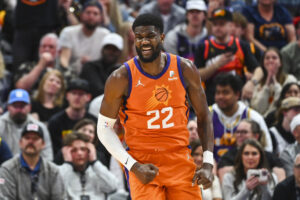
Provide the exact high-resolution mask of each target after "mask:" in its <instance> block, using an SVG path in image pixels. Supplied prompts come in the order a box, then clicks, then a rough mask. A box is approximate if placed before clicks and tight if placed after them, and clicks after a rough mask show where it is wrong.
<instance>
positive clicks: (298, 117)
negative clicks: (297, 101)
mask: <svg viewBox="0 0 300 200" xmlns="http://www.w3.org/2000/svg"><path fill="white" fill-rule="evenodd" d="M299 125H300V114H298V115H296V116H295V117H294V118H293V119H292V121H291V123H290V128H291V132H293V131H294V130H295V128H296V127H297V126H299Z"/></svg>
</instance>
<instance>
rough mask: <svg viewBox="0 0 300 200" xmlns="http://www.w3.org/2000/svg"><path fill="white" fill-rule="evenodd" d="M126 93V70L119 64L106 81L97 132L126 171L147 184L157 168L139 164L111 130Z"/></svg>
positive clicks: (153, 176)
mask: <svg viewBox="0 0 300 200" xmlns="http://www.w3.org/2000/svg"><path fill="white" fill-rule="evenodd" d="M127 94H128V72H127V69H126V68H125V66H121V67H120V68H119V69H117V70H116V71H114V72H113V73H112V74H111V76H110V77H109V78H108V80H107V81H106V84H105V89H104V97H103V101H102V104H101V106H100V113H99V117H98V124H97V134H98V137H99V140H100V141H101V142H102V144H103V145H104V146H105V148H106V149H107V150H108V151H109V152H110V154H111V155H112V156H113V157H114V158H116V159H117V160H118V161H119V162H120V163H122V164H123V165H124V166H125V167H126V168H127V170H128V171H132V172H133V173H134V174H135V175H136V177H137V178H138V179H139V180H140V181H141V182H142V183H143V184H147V183H149V182H151V181H152V180H153V179H154V178H155V176H156V174H157V172H158V168H157V167H156V166H154V165H153V164H141V163H139V162H138V161H136V160H135V159H134V158H132V157H131V156H130V155H129V154H128V153H127V152H126V151H125V149H124V148H123V146H122V144H121V142H120V140H119V138H118V136H117V134H116V132H115V131H114V130H113V126H114V124H115V122H116V119H117V116H118V113H119V109H120V107H121V103H122V100H123V98H124V97H125V96H127Z"/></svg>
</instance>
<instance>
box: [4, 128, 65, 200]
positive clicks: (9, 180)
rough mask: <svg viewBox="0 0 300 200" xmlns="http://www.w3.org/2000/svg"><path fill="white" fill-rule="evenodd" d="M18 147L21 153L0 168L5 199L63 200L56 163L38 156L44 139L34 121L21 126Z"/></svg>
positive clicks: (63, 195) (62, 190)
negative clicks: (22, 127) (22, 128)
mask: <svg viewBox="0 0 300 200" xmlns="http://www.w3.org/2000/svg"><path fill="white" fill-rule="evenodd" d="M19 147H20V148H21V152H22V153H21V155H20V156H15V157H14V158H12V159H10V160H8V161H6V162H5V163H3V165H2V167H1V168H0V179H1V180H2V181H1V184H0V193H1V194H3V196H4V197H6V198H7V199H20V200H29V199H49V200H64V199H65V198H66V196H65V192H66V191H65V186H64V183H63V180H62V177H61V176H60V174H59V170H58V168H57V166H55V165H54V164H53V163H51V162H50V161H47V160H45V159H43V157H42V156H40V153H41V151H42V149H43V148H44V147H45V141H44V132H43V130H42V128H41V127H40V126H39V125H38V124H35V123H29V124H27V125H26V126H25V127H24V130H22V134H21V138H20V144H19Z"/></svg>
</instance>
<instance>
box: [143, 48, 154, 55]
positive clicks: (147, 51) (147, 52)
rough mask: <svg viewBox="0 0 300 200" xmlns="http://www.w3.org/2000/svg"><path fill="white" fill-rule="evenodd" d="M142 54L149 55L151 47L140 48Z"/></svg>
mask: <svg viewBox="0 0 300 200" xmlns="http://www.w3.org/2000/svg"><path fill="white" fill-rule="evenodd" d="M142 52H143V54H149V53H151V52H152V48H151V47H145V48H142Z"/></svg>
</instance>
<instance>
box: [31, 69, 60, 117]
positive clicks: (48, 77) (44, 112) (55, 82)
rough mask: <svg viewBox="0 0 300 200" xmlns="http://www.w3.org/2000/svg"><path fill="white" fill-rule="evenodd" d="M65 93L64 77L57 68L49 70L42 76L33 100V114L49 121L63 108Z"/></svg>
mask: <svg viewBox="0 0 300 200" xmlns="http://www.w3.org/2000/svg"><path fill="white" fill-rule="evenodd" d="M64 95H65V84H64V77H63V76H62V74H61V73H60V72H59V71H58V70H56V69H53V70H51V71H48V72H47V73H46V74H45V75H44V76H43V77H42V80H41V81H40V83H39V87H38V90H37V93H36V94H35V97H34V100H33V101H32V109H31V112H32V115H33V116H35V117H36V118H37V119H38V120H40V121H42V122H45V123H47V122H48V120H49V119H50V118H51V117H52V116H53V115H54V114H56V113H57V112H59V111H60V110H62V104H63V100H64Z"/></svg>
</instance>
